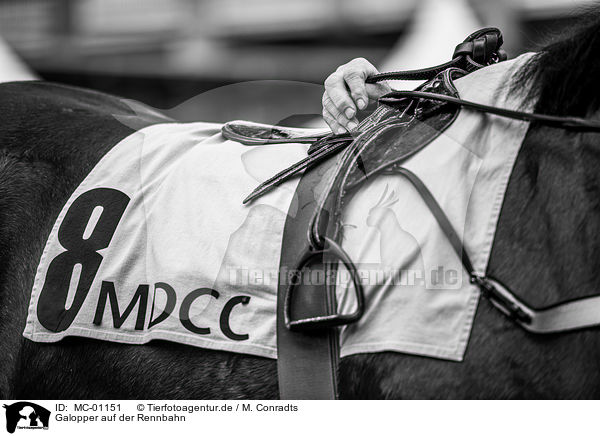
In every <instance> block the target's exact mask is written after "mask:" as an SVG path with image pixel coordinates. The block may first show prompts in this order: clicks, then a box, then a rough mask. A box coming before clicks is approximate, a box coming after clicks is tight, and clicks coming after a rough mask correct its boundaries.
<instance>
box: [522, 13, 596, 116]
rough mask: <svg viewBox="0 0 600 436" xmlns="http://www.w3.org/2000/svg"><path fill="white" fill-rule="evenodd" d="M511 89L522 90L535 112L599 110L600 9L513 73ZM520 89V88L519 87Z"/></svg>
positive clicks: (574, 113) (587, 112)
mask: <svg viewBox="0 0 600 436" xmlns="http://www.w3.org/2000/svg"><path fill="white" fill-rule="evenodd" d="M515 79H516V81H515V82H514V83H513V86H515V87H516V88H519V87H524V88H525V89H526V90H527V91H526V92H527V97H528V100H530V99H533V98H537V103H536V106H535V111H536V112H540V113H546V114H554V115H572V116H580V117H585V116H589V115H590V114H591V113H594V112H596V111H597V110H598V109H599V108H600V7H594V8H592V9H589V10H587V11H586V13H585V14H583V18H580V19H578V20H577V21H576V23H575V25H574V26H573V27H571V28H570V29H568V30H567V31H565V32H562V33H561V34H559V35H555V36H554V38H553V40H552V41H551V42H550V43H549V44H547V45H546V46H545V47H543V48H542V50H541V51H540V52H539V53H537V54H536V55H535V56H534V57H533V58H532V59H531V61H529V62H528V63H527V64H525V66H524V67H523V68H522V69H521V70H520V71H519V72H518V73H517V75H516V77H515ZM521 89H523V88H521Z"/></svg>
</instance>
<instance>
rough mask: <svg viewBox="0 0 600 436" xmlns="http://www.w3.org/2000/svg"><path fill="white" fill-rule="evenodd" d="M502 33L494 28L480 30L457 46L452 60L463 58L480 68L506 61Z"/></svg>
mask: <svg viewBox="0 0 600 436" xmlns="http://www.w3.org/2000/svg"><path fill="white" fill-rule="evenodd" d="M502 43H503V38H502V33H501V32H500V31H499V30H498V29H496V28H493V27H489V28H485V29H481V30H478V31H477V32H475V33H473V34H471V35H469V36H468V37H467V39H465V41H463V42H461V43H460V44H458V45H457V46H456V49H455V50H454V54H453V55H452V59H456V58H458V57H461V56H466V57H467V58H470V59H471V60H472V61H473V62H475V63H476V64H479V65H480V66H482V67H483V66H486V65H490V64H494V63H497V62H501V61H504V60H506V58H507V56H506V52H505V51H504V50H502V49H501V48H500V47H501V46H502Z"/></svg>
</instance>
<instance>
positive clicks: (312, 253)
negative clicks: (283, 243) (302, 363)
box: [283, 237, 364, 331]
mask: <svg viewBox="0 0 600 436" xmlns="http://www.w3.org/2000/svg"><path fill="white" fill-rule="evenodd" d="M322 240H323V245H322V248H318V249H312V248H311V249H308V250H307V251H306V252H305V253H304V255H303V256H302V257H301V258H300V260H299V261H298V264H297V266H296V268H295V269H294V270H293V274H294V275H296V277H297V278H298V280H297V281H296V280H294V281H292V282H290V284H289V285H288V288H287V290H286V293H285V299H284V308H283V313H284V321H285V326H286V327H287V328H288V330H291V331H306V330H315V329H322V328H331V327H337V326H342V325H347V324H351V323H353V322H356V321H358V320H359V319H360V318H361V317H362V315H363V313H364V295H363V288H362V285H361V283H360V280H359V277H358V272H357V270H356V266H355V265H354V263H353V262H352V260H351V259H350V257H349V256H348V254H347V253H346V252H345V251H344V250H343V249H342V247H341V246H340V245H338V244H337V243H336V242H335V241H333V240H332V239H330V238H328V237H324V238H322ZM324 255H327V256H330V257H331V261H335V260H338V261H341V262H342V263H343V264H344V266H345V267H346V269H347V270H348V272H349V273H350V276H351V277H352V283H353V284H354V292H355V297H356V309H355V310H354V312H352V313H348V314H343V313H335V314H331V315H322V316H315V317H310V318H302V319H292V317H291V306H292V297H293V295H294V292H295V291H296V288H297V287H298V286H300V281H301V279H302V270H303V269H304V268H305V267H306V266H307V265H308V264H309V263H310V262H311V261H312V260H313V259H314V258H316V257H323V256H324Z"/></svg>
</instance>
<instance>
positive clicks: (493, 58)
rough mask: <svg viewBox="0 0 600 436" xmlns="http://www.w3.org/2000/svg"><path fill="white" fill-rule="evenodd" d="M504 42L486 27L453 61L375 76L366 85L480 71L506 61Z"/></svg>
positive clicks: (460, 46) (472, 36) (460, 48)
mask: <svg viewBox="0 0 600 436" xmlns="http://www.w3.org/2000/svg"><path fill="white" fill-rule="evenodd" d="M503 42H504V41H503V38H502V33H501V32H500V30H498V29H496V28H495V27H486V28H484V29H480V30H478V31H476V32H473V33H472V34H470V35H469V36H468V37H467V38H466V39H465V40H464V41H463V42H461V43H460V44H458V45H457V46H456V49H455V50H454V54H453V55H452V60H451V61H448V62H445V63H443V64H440V65H436V66H435V67H429V68H420V69H418V70H405V71H390V72H385V73H379V74H374V75H372V76H370V77H368V78H367V80H366V83H377V82H382V81H384V80H431V79H433V78H434V77H435V76H437V75H438V74H439V73H441V72H442V71H444V70H447V69H448V68H460V69H462V70H465V71H467V72H471V71H474V70H478V69H480V68H483V67H485V66H487V65H490V64H494V63H497V62H500V61H503V60H506V53H505V52H504V50H502V49H501V48H500V47H501V46H502V43H503Z"/></svg>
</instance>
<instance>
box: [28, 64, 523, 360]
mask: <svg viewBox="0 0 600 436" xmlns="http://www.w3.org/2000/svg"><path fill="white" fill-rule="evenodd" d="M527 57H528V56H525V57H521V58H518V59H517V60H515V61H509V62H503V63H501V64H498V65H494V66H491V67H488V68H485V69H482V70H480V71H477V72H474V73H472V74H470V75H468V76H466V77H464V78H461V79H459V80H457V81H456V82H455V84H456V87H457V89H458V90H459V93H460V96H461V98H464V99H467V100H473V101H476V102H479V103H483V104H488V105H495V106H501V107H507V108H513V109H516V108H518V106H519V105H520V100H519V98H516V97H514V96H512V95H509V93H508V89H507V87H506V86H505V85H506V84H507V83H509V82H510V77H511V74H512V73H513V72H514V69H515V68H516V67H517V66H518V65H520V64H522V63H523V62H524V61H525V59H526V58H527ZM527 127H528V124H527V123H525V122H521V121H516V120H509V119H506V118H501V117H496V116H493V115H484V114H481V113H477V112H473V111H469V110H464V109H463V110H461V112H460V114H459V116H458V118H457V120H456V121H455V122H454V124H452V126H450V127H449V128H448V129H447V130H446V131H445V132H444V133H443V134H442V135H440V136H439V137H438V138H437V139H436V140H435V141H433V142H432V143H431V144H430V145H429V146H427V147H426V148H425V149H423V150H422V151H421V152H419V153H418V154H417V155H415V156H413V157H412V158H410V159H409V160H408V161H407V162H406V165H405V166H406V167H407V168H408V169H410V170H412V171H413V172H414V173H416V174H417V175H418V176H419V177H420V178H421V179H422V180H423V182H424V183H425V184H426V185H427V186H428V188H429V189H430V190H431V192H432V193H433V195H434V196H435V198H436V199H437V201H438V202H439V203H440V205H441V206H442V208H443V209H444V211H445V212H446V213H447V214H448V217H449V218H450V220H451V222H452V223H453V224H454V226H455V227H456V229H457V230H458V232H459V234H460V236H461V237H462V238H463V239H464V243H465V246H466V248H467V250H468V252H469V254H470V256H471V259H472V261H473V263H474V266H475V269H476V270H478V271H481V272H483V271H484V270H485V269H486V266H487V263H488V259H489V254H490V249H491V245H492V241H493V239H494V233H495V229H496V224H497V220H498V215H499V213H500V208H501V205H502V201H503V198H504V192H505V190H506V186H507V183H508V179H509V176H510V173H511V170H512V167H513V164H514V161H515V158H516V156H517V153H518V151H519V147H520V145H521V143H522V141H523V138H524V136H525V133H526V130H527ZM220 128H221V126H220V125H217V124H208V123H189V124H179V123H177V124H175V123H174V124H160V125H154V126H151V127H148V128H144V129H142V130H141V131H139V132H137V133H135V134H133V135H131V136H129V137H127V138H125V139H123V140H122V141H121V142H120V143H118V144H117V145H116V146H115V147H114V148H113V149H112V150H111V151H110V152H108V153H107V154H106V156H104V157H103V159H102V160H101V161H100V162H99V163H98V164H97V165H96V166H95V168H94V169H93V170H92V171H91V172H90V174H89V175H88V176H87V177H86V179H85V180H84V181H83V182H82V183H81V185H80V186H79V187H78V188H77V189H76V190H75V192H74V193H73V195H72V196H71V198H70V199H69V201H68V202H67V203H66V204H65V206H64V208H63V210H62V212H61V213H60V215H59V216H58V219H57V221H56V223H55V225H54V228H53V230H52V232H51V234H50V236H49V238H48V241H47V243H46V247H45V249H44V252H43V255H42V258H41V259H40V264H39V268H38V271H37V275H36V278H35V282H34V286H33V290H32V294H31V303H30V308H29V316H28V319H27V325H26V328H25V331H24V336H25V337H27V338H29V339H31V340H33V341H39V342H54V341H58V340H60V339H61V338H63V337H64V336H69V335H74V336H84V337H90V338H97V339H103V340H109V341H116V342H123V343H131V344H142V343H146V342H148V341H150V340H152V339H164V340H169V341H175V342H180V343H185V344H190V345H194V346H198V347H204V348H210V349H218V350H226V351H233V352H239V353H248V354H253V355H258V356H265V357H270V358H275V357H276V356H277V349H276V337H275V308H276V295H277V277H278V268H279V258H280V250H281V240H282V234H283V226H284V223H285V220H286V214H287V212H288V209H289V207H290V204H292V203H291V202H292V198H293V196H294V191H295V188H296V185H297V183H298V179H295V180H291V181H288V182H286V183H285V184H283V185H282V186H280V187H279V188H277V189H276V190H274V191H272V192H270V193H269V194H267V195H265V196H264V197H262V198H259V199H258V200H257V201H255V202H253V203H252V204H250V205H248V206H244V205H242V200H243V199H244V198H245V197H246V196H247V195H248V194H249V193H250V192H251V191H252V189H253V188H254V187H255V186H256V185H257V184H258V183H260V182H262V181H264V180H265V179H267V178H268V177H269V176H271V175H273V174H274V173H276V172H278V171H280V170H282V169H284V168H285V167H287V166H289V165H291V164H292V163H294V162H296V161H298V160H300V159H301V158H303V157H305V156H306V148H307V146H306V145H302V144H285V145H267V146H257V147H247V146H244V145H241V144H239V143H236V142H232V141H228V140H225V138H223V136H222V135H221V133H220ZM98 188H110V189H113V190H117V191H120V192H122V193H124V194H125V195H127V197H129V202H128V203H127V207H126V208H125V210H124V212H123V214H122V216H121V218H120V220H119V222H118V225H117V226H116V230H115V232H114V234H113V236H112V238H111V239H110V242H109V243H108V246H107V247H106V248H102V249H100V250H98V251H97V252H98V253H99V254H100V255H101V256H102V261H101V263H100V266H99V268H98V271H97V272H96V274H95V275H94V276H93V281H92V284H91V286H90V287H89V292H88V293H87V295H86V296H85V299H84V301H83V303H82V305H81V307H80V308H79V309H78V310H76V316H75V317H74V319H73V321H72V322H71V323H70V325H68V326H64V327H66V328H64V329H62V330H61V331H51V330H49V329H48V328H46V327H48V326H51V325H53V324H52V322H54V321H53V320H52V316H54V315H52V316H50V321H52V322H51V323H49V322H48V316H45V317H43V319H42V321H40V317H39V314H40V313H41V312H43V311H44V310H45V309H44V308H43V307H38V303H43V299H42V300H41V301H40V293H41V292H42V289H44V285H45V282H46V281H47V280H48V277H50V274H48V271H49V269H51V268H56V267H53V266H52V264H51V262H52V261H53V260H54V259H56V257H57V256H59V255H60V254H61V253H63V252H65V251H68V250H66V248H65V247H63V245H62V244H61V242H60V241H59V237H58V230H59V228H61V226H63V224H64V226H63V229H62V230H61V232H65V234H68V233H69V232H75V230H74V229H72V228H69V226H70V224H69V222H63V221H64V217H65V214H67V212H68V211H69V209H70V208H71V207H72V205H73V204H74V202H75V200H76V199H78V198H79V197H80V196H81V195H82V194H85V193H86V192H88V191H91V190H94V189H98ZM111 192H114V191H111ZM73 207H79V206H78V205H76V206H73ZM106 207H107V209H108V208H110V207H111V206H110V205H108V206H106ZM107 213H108V211H107V210H104V209H102V208H95V210H94V212H93V213H91V215H90V217H87V218H86V220H88V221H89V222H87V225H86V229H85V232H84V233H83V239H86V237H87V238H92V237H95V236H90V235H93V232H94V231H95V229H96V227H95V226H100V225H101V224H102V223H104V222H105V221H106V216H104V217H103V215H104V214H107ZM291 213H294V211H292V212H291ZM107 216H108V215H107ZM343 223H344V225H345V232H344V233H345V237H344V240H343V243H342V245H343V247H344V248H345V249H346V250H347V252H348V253H349V255H350V257H351V258H352V259H353V260H354V262H355V263H356V264H359V265H363V274H362V276H363V283H364V287H365V297H366V313H365V315H364V316H363V318H362V319H361V320H360V321H359V322H358V323H357V324H355V325H352V326H350V327H346V328H344V329H343V331H342V342H341V354H342V356H346V355H349V354H354V353H364V352H380V351H397V352H404V353H412V354H419V355H426V356H431V357H437V358H444V359H452V360H461V359H462V358H463V355H464V352H465V348H466V345H467V341H468V338H469V334H470V330H471V326H472V322H473V317H474V313H475V309H476V307H477V302H478V297H479V291H478V289H477V288H476V287H474V286H472V285H471V284H470V283H469V282H468V278H467V276H466V274H465V272H464V271H463V268H462V266H461V263H460V260H459V259H458V258H457V256H456V254H455V253H454V252H453V250H452V248H451V246H450V245H449V243H448V241H447V240H446V238H445V236H444V235H443V233H442V232H441V230H440V228H439V226H438V225H437V223H436V221H435V219H434V218H433V216H432V215H431V213H430V212H429V210H428V209H427V207H426V206H425V204H424V203H423V201H422V199H421V198H420V197H419V195H418V194H417V193H416V192H415V191H414V189H413V188H412V186H411V185H410V184H409V183H408V182H407V181H406V180H405V179H404V178H402V177H401V176H393V175H385V176H380V177H377V178H375V179H374V180H372V181H370V182H369V183H367V184H365V185H364V186H362V187H361V188H360V191H359V192H358V193H357V195H356V197H355V198H354V199H353V200H352V202H351V203H350V205H349V207H348V208H347V209H346V210H345V211H344V214H343ZM72 237H74V238H77V237H79V238H80V239H81V238H82V236H81V234H80V235H79V236H77V235H72ZM73 270H74V271H75V272H74V273H73ZM80 270H81V268H80V267H79V266H77V265H76V266H75V267H74V268H71V269H67V273H68V274H69V276H71V273H72V276H71V277H70V282H71V284H70V286H69V289H67V287H66V286H64V288H62V289H50V288H51V287H50V286H49V285H46V288H45V289H44V291H43V292H49V293H51V294H52V295H55V294H56V295H67V297H66V304H65V308H66V309H71V310H73V306H72V305H73V302H74V301H77V295H76V294H77V292H80V291H81V290H77V283H78V281H79V277H78V275H79V274H80V272H79V271H80ZM390 271H395V272H397V274H391V275H390V274H389V272H390ZM54 272H55V271H54ZM54 272H53V273H54ZM62 273H63V274H64V273H65V271H63V272H62ZM382 277H383V279H382ZM48 283H50V282H48ZM53 283H54V282H53ZM67 283H69V279H67ZM140 285H142V286H141V287H140ZM136 291H138V293H137V294H136ZM134 295H135V298H134ZM346 296H347V292H345V287H344V286H343V285H341V286H338V298H339V299H340V301H341V302H342V306H348V305H349V304H350V302H349V301H347V297H346ZM144 297H147V298H144ZM136 298H138V299H137V300H136ZM132 301H133V303H132ZM130 303H132V304H130ZM126 309H130V310H129V312H128V311H127V310H126ZM165 310H166V311H165ZM72 313H75V312H72ZM162 313H164V315H162V316H161V314H162ZM56 317H57V318H59V317H60V314H57V315H56ZM94 320H95V321H96V322H94ZM56 321H57V322H58V321H59V320H58V319H56ZM44 325H45V326H46V327H44Z"/></svg>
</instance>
